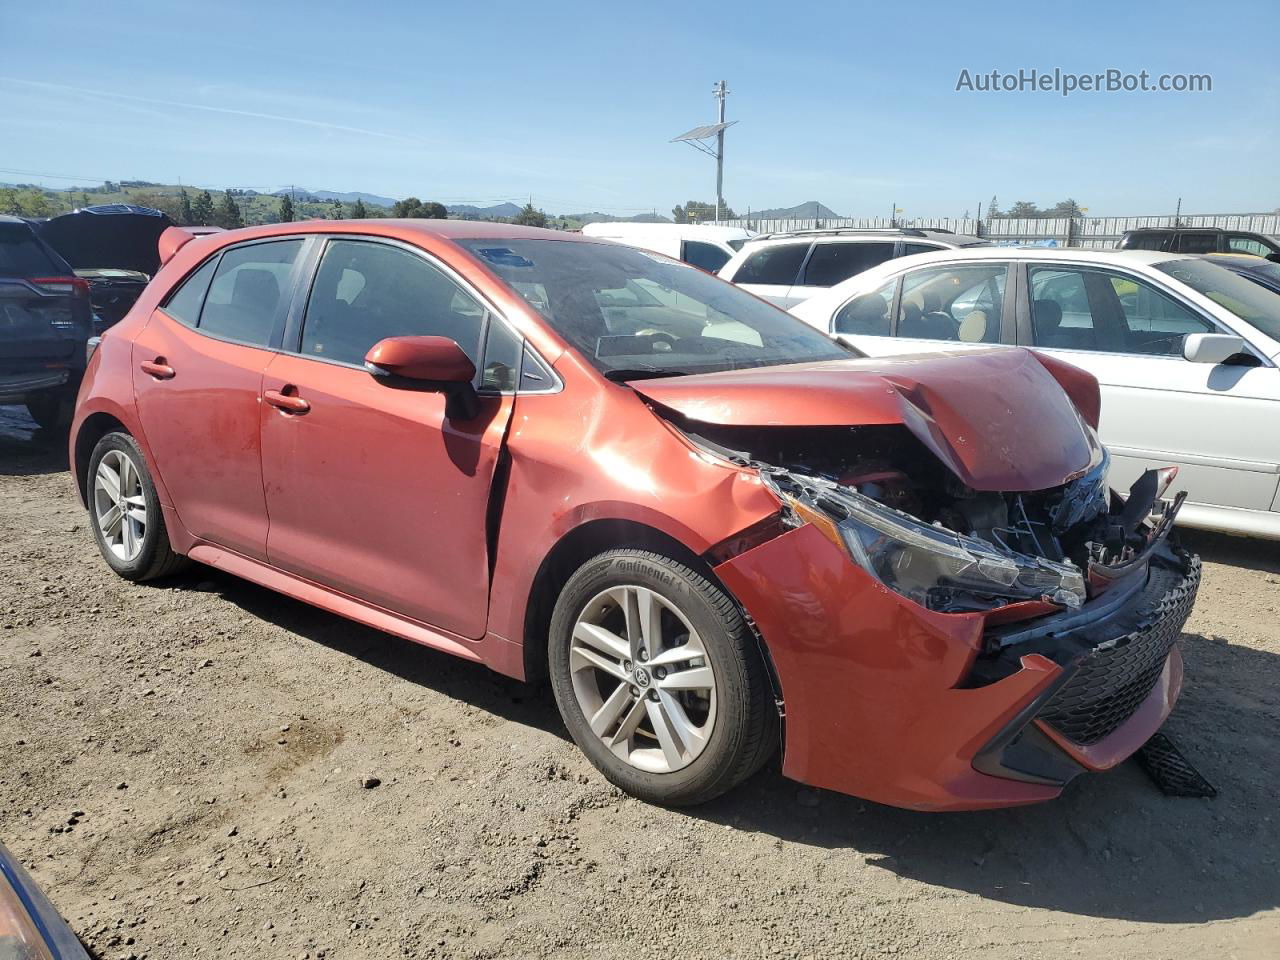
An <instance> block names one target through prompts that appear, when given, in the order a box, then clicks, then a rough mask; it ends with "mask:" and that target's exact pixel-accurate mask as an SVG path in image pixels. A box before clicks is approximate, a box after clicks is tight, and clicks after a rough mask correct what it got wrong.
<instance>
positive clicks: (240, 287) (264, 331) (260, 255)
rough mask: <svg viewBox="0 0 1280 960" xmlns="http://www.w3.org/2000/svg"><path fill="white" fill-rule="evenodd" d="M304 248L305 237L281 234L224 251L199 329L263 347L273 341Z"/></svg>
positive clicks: (206, 300)
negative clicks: (265, 241)
mask: <svg viewBox="0 0 1280 960" xmlns="http://www.w3.org/2000/svg"><path fill="white" fill-rule="evenodd" d="M301 251H302V241H301V240H276V241H272V242H270V243H252V244H249V245H247V246H243V247H232V248H231V249H230V250H227V251H226V252H225V253H223V255H222V259H221V260H219V261H218V269H217V272H216V273H214V275H213V282H212V283H211V284H210V285H209V295H208V296H207V297H205V302H204V309H202V310H201V311H200V322H199V324H198V326H199V329H200V330H201V331H203V332H205V333H211V334H213V335H215V336H218V337H226V338H227V339H228V340H237V341H239V342H241V343H248V344H252V345H254V346H258V347H265V346H268V345H270V343H271V336H272V333H273V332H274V331H275V328H276V322H277V320H278V319H279V318H280V317H281V316H282V315H283V313H284V311H285V309H286V308H287V306H288V296H287V294H288V292H289V277H290V275H291V273H292V271H293V264H294V261H295V260H297V258H298V255H299V254H300V253H301Z"/></svg>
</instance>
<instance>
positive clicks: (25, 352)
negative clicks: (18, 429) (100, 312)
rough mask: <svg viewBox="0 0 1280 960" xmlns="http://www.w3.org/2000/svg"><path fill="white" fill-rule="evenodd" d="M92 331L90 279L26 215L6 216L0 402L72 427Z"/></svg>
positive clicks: (1, 228) (1, 243) (1, 245)
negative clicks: (72, 415)
mask: <svg viewBox="0 0 1280 960" xmlns="http://www.w3.org/2000/svg"><path fill="white" fill-rule="evenodd" d="M92 334H93V310H92V307H91V305H90V301H89V284H88V281H86V280H84V279H83V278H81V277H77V276H76V275H75V273H74V271H73V270H72V269H71V267H70V265H69V264H68V263H67V261H66V260H64V259H63V258H62V257H61V256H59V255H58V254H57V253H55V252H54V250H53V248H52V247H50V246H49V245H48V244H47V243H45V242H44V241H43V240H42V239H41V238H40V237H39V236H38V235H37V234H36V231H35V230H34V229H33V227H32V225H31V224H30V223H28V222H27V221H26V220H22V219H20V218H18V217H0V404H6V403H23V404H26V407H27V410H28V411H30V413H31V416H32V417H33V418H34V419H35V421H36V422H37V423H38V424H40V425H41V426H42V427H46V428H50V429H54V428H58V427H65V426H66V425H68V424H69V423H70V422H71V413H72V408H73V406H74V404H75V397H76V391H77V389H79V386H80V378H81V377H82V376H83V375H84V363H85V344H86V343H87V341H88V339H89V337H90V336H92Z"/></svg>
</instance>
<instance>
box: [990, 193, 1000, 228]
mask: <svg viewBox="0 0 1280 960" xmlns="http://www.w3.org/2000/svg"><path fill="white" fill-rule="evenodd" d="M998 216H1000V204H998V203H997V202H996V198H995V194H992V195H991V202H990V203H989V204H987V223H990V222H991V221H992V220H994V219H995V218H996V217H998Z"/></svg>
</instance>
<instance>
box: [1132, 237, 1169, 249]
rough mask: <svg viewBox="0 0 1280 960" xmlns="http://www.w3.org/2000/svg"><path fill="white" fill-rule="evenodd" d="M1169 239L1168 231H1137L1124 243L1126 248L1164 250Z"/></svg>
mask: <svg viewBox="0 0 1280 960" xmlns="http://www.w3.org/2000/svg"><path fill="white" fill-rule="evenodd" d="M1168 241H1169V234H1167V233H1137V234H1134V235H1133V236H1131V237H1130V238H1129V242H1128V243H1126V244H1124V248H1125V249H1126V250H1163V249H1164V248H1165V244H1166V243H1168Z"/></svg>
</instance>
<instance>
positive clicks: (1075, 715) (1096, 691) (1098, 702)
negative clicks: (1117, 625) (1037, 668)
mask: <svg viewBox="0 0 1280 960" xmlns="http://www.w3.org/2000/svg"><path fill="white" fill-rule="evenodd" d="M1153 573H1154V570H1153ZM1199 585H1200V558H1199V557H1195V556H1193V557H1190V558H1189V559H1188V561H1187V570H1186V574H1185V576H1183V577H1181V578H1180V579H1179V582H1178V584H1177V585H1176V586H1175V587H1173V588H1172V589H1170V590H1168V591H1167V592H1165V594H1164V595H1163V596H1162V597H1161V598H1160V599H1159V601H1157V602H1156V603H1155V604H1154V605H1152V606H1151V608H1150V609H1148V610H1147V611H1145V612H1144V613H1143V615H1142V616H1141V619H1140V620H1139V625H1138V627H1137V629H1135V630H1133V631H1132V632H1131V633H1127V634H1124V635H1123V636H1121V637H1118V638H1117V639H1115V640H1112V641H1108V642H1106V643H1104V644H1101V645H1100V646H1097V647H1095V648H1094V649H1093V650H1091V651H1090V652H1089V653H1087V654H1085V655H1084V657H1082V658H1081V659H1080V660H1079V661H1078V665H1077V666H1076V668H1075V670H1074V672H1073V673H1072V675H1071V679H1070V680H1068V681H1067V682H1066V684H1065V685H1064V686H1063V687H1062V689H1061V690H1059V691H1058V692H1057V693H1056V694H1054V696H1053V697H1052V698H1051V699H1050V700H1049V702H1048V703H1047V704H1045V706H1044V709H1043V710H1041V711H1040V713H1039V718H1040V719H1041V720H1043V721H1045V722H1046V723H1048V724H1049V725H1050V726H1052V727H1053V728H1054V729H1055V730H1057V731H1058V732H1059V733H1061V734H1062V735H1063V736H1064V737H1066V738H1067V739H1068V740H1071V741H1072V742H1074V743H1078V744H1081V745H1083V746H1088V745H1089V744H1093V743H1097V742H1098V741H1099V740H1103V739H1105V738H1106V737H1107V736H1109V735H1110V734H1111V733H1113V732H1115V730H1116V729H1118V728H1119V727H1120V726H1121V725H1122V724H1123V723H1124V722H1125V721H1126V720H1128V719H1129V718H1130V717H1131V716H1133V713H1134V711H1135V710H1137V709H1138V706H1139V704H1141V703H1142V701H1143V700H1145V699H1146V698H1147V696H1148V695H1149V694H1150V693H1151V690H1152V688H1153V687H1154V686H1155V685H1156V681H1157V680H1159V679H1160V673H1161V671H1163V670H1164V664H1165V660H1167V659H1168V657H1169V652H1170V651H1171V650H1172V649H1173V645H1174V644H1175V643H1176V642H1177V640H1178V635H1179V634H1180V633H1181V632H1182V625H1183V624H1184V623H1185V622H1186V619H1187V617H1188V615H1190V613H1191V605H1192V604H1193V603H1195V599H1196V590H1197V588H1198V587H1199Z"/></svg>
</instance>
